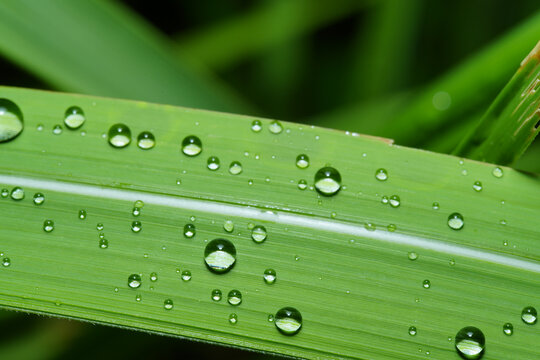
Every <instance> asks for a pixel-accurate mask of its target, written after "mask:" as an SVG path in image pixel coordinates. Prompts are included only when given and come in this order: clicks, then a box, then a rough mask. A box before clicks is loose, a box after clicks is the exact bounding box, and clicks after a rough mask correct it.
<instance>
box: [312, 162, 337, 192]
mask: <svg viewBox="0 0 540 360" xmlns="http://www.w3.org/2000/svg"><path fill="white" fill-rule="evenodd" d="M315 188H316V189H317V191H318V192H319V193H321V194H322V195H325V196H332V195H335V194H337V192H338V191H339V189H341V175H340V174H339V172H338V171H337V170H336V169H334V168H333V167H329V166H327V167H323V168H321V169H319V171H317V173H316V174H315Z"/></svg>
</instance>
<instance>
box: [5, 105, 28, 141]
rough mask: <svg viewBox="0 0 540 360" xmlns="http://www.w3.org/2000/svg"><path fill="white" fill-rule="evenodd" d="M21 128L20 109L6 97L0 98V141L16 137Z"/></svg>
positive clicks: (22, 124)
mask: <svg viewBox="0 0 540 360" xmlns="http://www.w3.org/2000/svg"><path fill="white" fill-rule="evenodd" d="M23 128H24V122H23V115H22V112H21V109H19V107H18V106H17V105H16V104H15V103H14V102H12V101H10V100H8V99H0V142H4V141H9V140H11V139H14V138H16V137H17V135H19V134H20V133H21V132H22V131H23Z"/></svg>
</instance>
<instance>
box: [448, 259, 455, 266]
mask: <svg viewBox="0 0 540 360" xmlns="http://www.w3.org/2000/svg"><path fill="white" fill-rule="evenodd" d="M448 263H449V264H450V266H454V265H456V260H454V259H450V261H448Z"/></svg>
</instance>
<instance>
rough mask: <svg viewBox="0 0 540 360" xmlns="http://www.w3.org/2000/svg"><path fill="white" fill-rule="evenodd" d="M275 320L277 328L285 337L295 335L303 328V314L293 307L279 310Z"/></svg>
mask: <svg viewBox="0 0 540 360" xmlns="http://www.w3.org/2000/svg"><path fill="white" fill-rule="evenodd" d="M274 319H275V322H274V324H275V325H276V328H277V329H278V330H279V331H280V332H281V333H282V334H284V335H295V334H297V333H298V332H299V331H300V329H301V328H302V314H300V311H298V310H296V309H295V308H293V307H284V308H282V309H279V310H278V312H277V313H276V316H275V318H274Z"/></svg>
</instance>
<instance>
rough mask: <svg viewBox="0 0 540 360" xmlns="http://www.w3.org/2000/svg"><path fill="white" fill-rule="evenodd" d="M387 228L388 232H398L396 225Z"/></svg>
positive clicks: (389, 225)
mask: <svg viewBox="0 0 540 360" xmlns="http://www.w3.org/2000/svg"><path fill="white" fill-rule="evenodd" d="M386 228H387V229H388V231H390V232H394V231H396V229H397V226H396V225H395V224H388V226H387V227H386Z"/></svg>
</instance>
